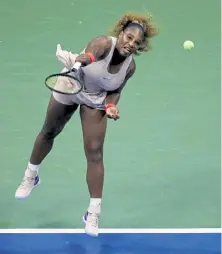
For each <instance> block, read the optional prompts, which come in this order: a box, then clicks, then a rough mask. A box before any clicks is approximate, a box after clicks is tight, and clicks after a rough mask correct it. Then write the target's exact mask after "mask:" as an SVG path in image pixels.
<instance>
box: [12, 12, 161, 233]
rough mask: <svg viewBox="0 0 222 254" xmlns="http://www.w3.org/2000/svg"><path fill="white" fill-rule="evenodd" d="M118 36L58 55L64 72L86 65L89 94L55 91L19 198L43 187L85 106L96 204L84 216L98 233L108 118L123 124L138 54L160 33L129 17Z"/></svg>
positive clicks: (90, 182)
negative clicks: (49, 161)
mask: <svg viewBox="0 0 222 254" xmlns="http://www.w3.org/2000/svg"><path fill="white" fill-rule="evenodd" d="M113 33H114V34H113V36H98V37H96V38H94V39H92V40H91V41H90V42H89V43H88V45H87V46H86V48H85V49H84V50H83V51H82V52H81V53H80V54H72V53H71V52H67V51H65V50H62V48H61V46H60V45H58V47H57V52H56V56H57V58H58V59H59V60H60V61H61V62H62V63H63V64H64V68H65V69H64V70H69V69H71V68H72V66H73V65H74V63H75V62H80V63H81V64H82V67H81V72H82V78H83V82H84V90H83V91H81V92H80V93H78V94H75V95H66V94H60V93H56V92H53V93H52V96H51V99H50V101H49V105H48V109H47V113H46V118H45V122H44V124H43V127H42V129H41V131H40V133H39V134H38V136H37V138H36V141H35V143H34V147H33V150H32V153H31V157H30V160H29V163H28V165H27V168H26V170H25V173H24V178H23V180H22V182H21V184H20V186H19V187H18V189H17V191H16V194H15V197H16V199H24V198H27V197H28V196H29V195H30V194H31V192H32V190H33V189H34V188H35V187H36V186H38V185H39V184H40V178H39V167H40V165H41V163H42V162H43V160H44V158H45V157H46V156H47V155H48V154H49V152H50V151H51V149H52V146H53V143H54V139H55V138H56V136H58V134H59V133H60V132H61V131H62V130H63V128H64V126H65V124H66V123H67V122H68V121H69V119H70V118H71V116H72V115H73V113H74V112H75V111H76V110H77V108H78V107H80V118H81V123H82V131H83V140H84V150H85V155H86V160H87V177H86V181H87V185H88V189H89V194H90V203H89V207H88V209H87V212H86V213H85V215H84V216H83V220H84V222H85V232H86V233H87V234H89V235H92V236H97V235H98V232H99V230H98V222H99V216H100V213H101V200H102V190H103V180H104V165H103V144H104V139H105V134H106V127H107V117H108V118H111V119H114V120H117V119H118V118H119V111H118V108H117V103H118V101H119V99H120V95H121V92H122V91H123V88H124V86H125V85H126V83H127V81H128V80H129V79H130V78H131V77H132V76H133V74H134V73H135V70H136V65H135V61H134V57H133V56H134V55H138V54H139V53H142V52H145V51H148V50H149V49H150V41H149V39H150V37H152V36H154V35H156V34H157V29H156V27H155V26H154V25H153V24H151V19H150V18H149V17H144V16H140V15H135V14H125V15H124V16H123V17H122V18H121V19H120V20H119V21H118V22H117V24H116V26H115V27H114V31H113Z"/></svg>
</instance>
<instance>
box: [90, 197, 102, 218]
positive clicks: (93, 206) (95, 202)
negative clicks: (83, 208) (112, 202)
mask: <svg viewBox="0 0 222 254" xmlns="http://www.w3.org/2000/svg"><path fill="white" fill-rule="evenodd" d="M101 202H102V199H101V198H91V199H90V203H89V208H88V212H89V213H99V214H100V212H101Z"/></svg>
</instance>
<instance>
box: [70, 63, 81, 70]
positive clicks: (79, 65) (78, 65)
mask: <svg viewBox="0 0 222 254" xmlns="http://www.w3.org/2000/svg"><path fill="white" fill-rule="evenodd" d="M81 65H82V64H81V63H80V62H75V63H74V65H73V67H72V70H73V69H75V70H76V71H78V69H79V68H80V67H81Z"/></svg>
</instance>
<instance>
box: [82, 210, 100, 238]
mask: <svg viewBox="0 0 222 254" xmlns="http://www.w3.org/2000/svg"><path fill="white" fill-rule="evenodd" d="M83 222H84V223H85V232H86V234H88V235H90V236H98V234H99V214H98V213H89V212H88V211H87V212H86V213H85V215H84V216H83Z"/></svg>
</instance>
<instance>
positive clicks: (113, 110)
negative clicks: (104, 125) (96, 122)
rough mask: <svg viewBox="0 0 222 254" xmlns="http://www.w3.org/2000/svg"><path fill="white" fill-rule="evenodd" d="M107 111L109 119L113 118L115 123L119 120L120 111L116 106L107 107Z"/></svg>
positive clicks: (109, 105)
mask: <svg viewBox="0 0 222 254" xmlns="http://www.w3.org/2000/svg"><path fill="white" fill-rule="evenodd" d="M105 111H106V115H107V117H108V118H111V119H113V120H115V121H116V120H118V119H119V110H118V108H117V107H116V106H115V105H114V104H108V105H106V109H105Z"/></svg>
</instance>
